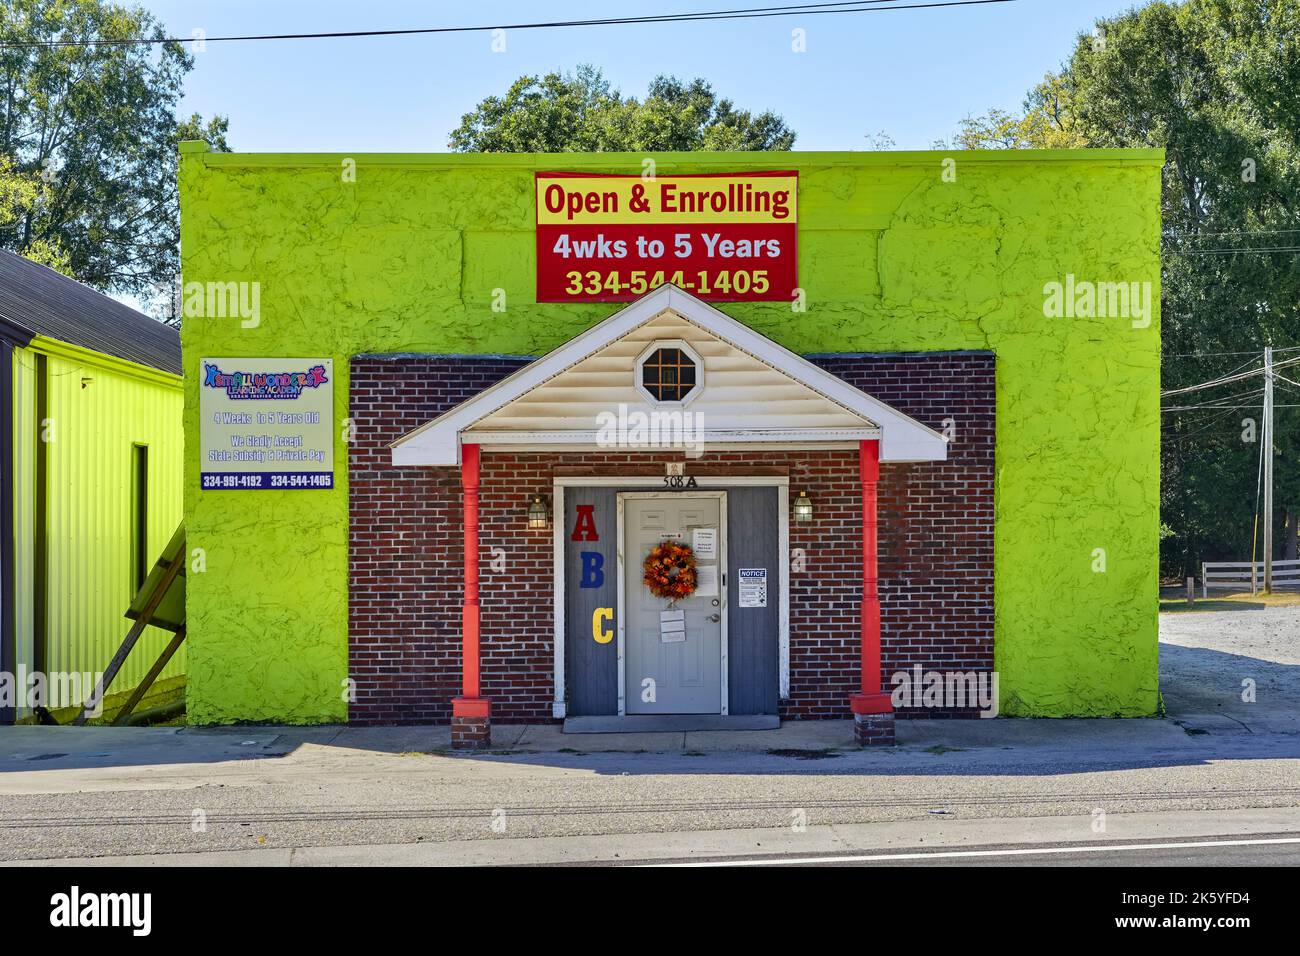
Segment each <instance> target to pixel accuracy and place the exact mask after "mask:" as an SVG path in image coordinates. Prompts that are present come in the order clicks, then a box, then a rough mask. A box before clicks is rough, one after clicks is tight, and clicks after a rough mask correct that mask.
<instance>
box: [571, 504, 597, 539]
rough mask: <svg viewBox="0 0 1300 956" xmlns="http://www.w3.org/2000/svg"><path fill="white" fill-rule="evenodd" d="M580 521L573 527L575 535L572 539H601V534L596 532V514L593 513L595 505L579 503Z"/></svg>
mask: <svg viewBox="0 0 1300 956" xmlns="http://www.w3.org/2000/svg"><path fill="white" fill-rule="evenodd" d="M577 508H578V522H577V524H575V525H574V527H573V537H572V538H570V539H569V540H570V541H599V540H600V535H598V534H596V516H595V515H594V514H593V513H592V512H594V511H595V510H596V506H595V505H578V506H577Z"/></svg>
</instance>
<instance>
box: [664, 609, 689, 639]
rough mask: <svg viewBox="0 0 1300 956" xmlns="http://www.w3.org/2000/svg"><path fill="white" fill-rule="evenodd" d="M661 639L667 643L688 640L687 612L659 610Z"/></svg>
mask: <svg viewBox="0 0 1300 956" xmlns="http://www.w3.org/2000/svg"><path fill="white" fill-rule="evenodd" d="M659 640H660V641H662V642H663V643H665V644H678V643H681V642H682V641H684V640H686V612H685V611H660V612H659Z"/></svg>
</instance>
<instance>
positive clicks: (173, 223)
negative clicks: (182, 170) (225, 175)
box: [0, 0, 226, 293]
mask: <svg viewBox="0 0 1300 956" xmlns="http://www.w3.org/2000/svg"><path fill="white" fill-rule="evenodd" d="M164 38H165V34H164V33H163V31H162V27H161V26H160V25H159V24H158V23H157V22H156V21H155V20H154V18H153V17H152V16H150V15H149V14H148V13H147V12H145V11H144V10H142V9H140V8H131V9H128V8H125V7H121V6H117V5H115V4H112V3H108V2H103V0H6V2H5V3H4V4H3V5H2V6H0V157H4V159H5V161H6V168H7V169H8V170H9V175H10V176H11V177H16V178H17V179H18V180H20V181H21V182H23V183H26V184H28V185H31V184H33V183H35V184H37V188H36V189H35V191H34V192H32V191H30V190H28V189H27V188H26V187H23V189H24V191H23V194H22V196H21V197H20V196H18V195H17V192H16V191H15V192H14V194H13V195H14V201H15V205H14V206H11V215H10V216H8V217H7V218H5V219H4V220H3V221H0V246H2V247H4V248H6V249H12V250H14V251H17V252H20V253H23V254H25V255H30V256H32V257H34V258H41V257H45V258H49V257H51V256H52V257H54V258H55V259H56V260H57V261H58V262H60V263H61V264H62V265H63V266H64V268H65V269H66V270H67V271H69V272H70V273H71V274H72V275H73V276H75V277H76V278H77V279H80V280H81V281H82V282H86V283H88V284H90V285H93V286H96V287H98V288H101V289H107V290H114V291H123V292H134V293H139V292H142V291H143V290H145V289H147V288H149V287H150V286H151V285H156V284H158V283H162V282H167V281H169V280H170V277H171V276H172V275H174V274H175V273H176V272H177V270H178V263H179V258H178V250H177V245H178V238H179V220H180V217H179V211H178V197H177V187H176V162H177V156H176V145H177V143H178V142H179V140H180V139H181V137H182V135H185V136H191V135H193V134H195V133H201V134H205V135H214V136H216V137H217V138H218V139H219V140H220V142H219V144H218V148H221V147H224V137H225V131H226V121H225V120H224V119H222V118H216V119H214V120H213V121H212V122H211V123H209V124H208V125H207V126H204V124H203V122H202V120H201V119H200V118H199V117H198V116H197V115H196V116H192V117H191V118H190V119H189V120H187V121H186V122H185V123H184V124H178V123H177V118H176V105H177V103H178V101H179V99H180V95H181V83H182V80H183V78H184V76H185V74H186V73H187V72H188V71H189V70H190V68H191V66H192V65H193V61H192V58H191V57H190V56H189V55H188V54H187V53H186V52H185V50H184V49H183V48H182V47H181V45H180V44H179V43H174V42H173V43H168V42H158V43H152V44H140V43H131V42H127V41H132V40H140V39H152V40H158V41H161V40H163V39H164ZM69 40H76V41H81V45H72V46H58V45H50V44H54V43H57V42H59V41H69ZM92 40H111V41H121V42H111V43H100V44H91V43H89V41H92Z"/></svg>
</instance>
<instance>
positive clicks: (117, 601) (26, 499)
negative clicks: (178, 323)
mask: <svg viewBox="0 0 1300 956" xmlns="http://www.w3.org/2000/svg"><path fill="white" fill-rule="evenodd" d="M0 349H2V351H0V395H3V396H4V399H5V405H6V407H5V408H4V412H3V415H2V416H0V427H2V428H3V431H4V434H3V436H2V448H3V456H2V458H0V485H2V488H0V494H2V496H3V500H2V505H3V536H2V539H0V540H2V542H3V552H4V553H3V579H2V581H0V584H2V586H3V587H2V591H0V615H2V616H0V620H2V621H3V641H0V651H2V652H3V659H4V660H3V666H2V667H0V671H3V672H4V673H5V674H8V675H12V676H11V678H10V679H11V680H15V681H16V685H17V686H18V688H19V690H20V691H21V690H22V689H23V687H25V686H26V678H28V677H30V675H32V674H33V673H36V672H39V673H43V674H46V675H95V674H98V673H99V672H101V671H103V670H104V668H105V665H107V663H108V661H109V659H110V658H111V657H112V655H113V653H114V651H116V649H117V647H118V645H119V644H120V643H121V641H122V637H123V635H124V634H125V632H126V629H127V626H128V624H127V622H126V620H125V618H124V617H123V612H124V611H125V609H126V607H127V605H128V604H129V602H130V600H131V598H132V597H133V596H134V594H135V591H136V589H137V587H138V585H139V583H140V581H141V580H142V579H143V575H144V574H145V573H147V571H148V569H149V567H150V565H151V564H152V562H153V560H154V558H156V557H157V555H158V553H159V552H160V551H161V550H162V548H163V546H164V545H166V543H167V540H168V538H169V537H170V536H171V534H172V532H173V531H174V530H175V529H176V526H177V524H178V523H179V521H180V518H181V477H182V472H181V455H182V447H183V436H182V432H181V409H182V391H181V379H180V369H181V361H180V341H179V335H178V333H177V331H176V330H175V329H173V328H170V327H168V326H165V325H163V324H162V323H160V322H156V321H154V320H153V319H150V318H148V317H147V316H144V315H141V314H140V313H138V312H136V311H135V310H133V309H131V308H129V307H127V306H125V305H123V304H121V303H119V302H117V301H115V300H113V299H110V298H108V297H107V296H104V295H101V294H100V293H98V292H96V291H94V290H93V289H90V288H88V287H86V286H83V285H81V284H80V283H77V282H75V281H73V280H71V279H69V278H67V277H65V276H62V275H59V274H58V273H56V272H53V271H52V270H50V269H47V268H45V267H44V266H40V265H37V264H35V263H32V262H29V261H27V260H25V259H22V258H21V257H19V256H15V255H12V254H11V253H7V252H0ZM168 638H169V635H168V634H167V633H166V632H164V631H161V630H159V629H157V628H152V627H151V628H149V629H148V630H147V631H146V632H145V635H144V637H142V638H141V641H140V644H139V645H138V646H137V649H136V651H135V652H133V653H132V655H131V657H130V658H128V660H127V663H126V666H125V667H124V668H123V670H122V672H121V673H120V674H119V676H118V678H117V680H116V681H115V682H114V684H113V686H112V688H111V689H110V690H111V692H114V693H116V692H120V691H124V690H128V689H130V688H131V687H133V686H134V685H135V684H137V683H139V681H140V679H141V678H142V677H143V675H144V672H145V671H146V670H147V669H148V667H149V665H150V664H151V663H152V662H153V660H155V659H156V658H157V656H158V653H159V651H160V650H161V649H162V647H163V646H164V645H165V644H166V642H167V640H168ZM184 673H185V660H184V651H183V650H182V651H181V653H179V654H177V655H176V657H174V658H173V659H172V661H171V662H170V663H169V664H168V666H167V668H166V669H165V670H164V671H163V673H162V674H161V675H160V678H159V680H160V681H161V682H164V683H165V682H167V681H168V679H169V678H179V677H181V676H182V675H183V674H184ZM19 678H21V679H19ZM47 680H48V681H49V686H50V688H51V692H52V698H51V699H50V701H49V706H50V708H51V709H56V708H60V707H66V706H70V705H75V704H76V703H78V701H72V700H63V699H59V696H58V695H57V694H55V693H53V692H54V690H55V688H56V687H57V686H58V685H57V683H56V681H54V680H51V679H50V678H49V677H48V676H47ZM65 680H66V679H65ZM64 686H71V685H68V684H66V683H65V684H64ZM4 703H6V704H10V703H13V701H4ZM19 703H20V704H23V705H22V706H17V707H12V706H6V707H5V708H4V709H3V710H0V719H2V720H4V721H5V722H10V721H13V720H21V719H24V718H26V717H29V716H31V714H32V709H31V708H30V707H29V706H26V705H25V703H24V702H21V701H20V702H19Z"/></svg>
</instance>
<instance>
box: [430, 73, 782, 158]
mask: <svg viewBox="0 0 1300 956" xmlns="http://www.w3.org/2000/svg"><path fill="white" fill-rule="evenodd" d="M794 139H795V134H794V133H793V132H792V131H791V130H790V129H789V127H787V126H786V125H785V121H784V120H783V119H781V117H779V116H777V115H776V114H774V113H771V112H763V113H759V114H758V115H754V114H752V113H749V112H747V111H745V110H738V109H736V107H735V105H734V104H733V103H732V102H731V100H727V99H719V98H718V96H717V94H715V93H714V92H713V88H712V87H711V86H710V85H709V84H708V83H706V82H704V80H700V79H697V80H693V81H692V82H690V83H683V82H682V81H680V80H677V79H675V78H673V77H667V76H660V77H657V78H656V79H655V80H654V81H653V82H652V83H651V84H650V89H649V91H648V93H647V94H646V97H645V99H642V100H638V99H635V98H633V97H625V96H623V95H622V94H621V93H619V92H618V91H617V90H613V89H611V88H610V85H609V81H607V80H606V79H605V78H604V76H603V75H602V74H601V72H600V71H599V70H597V69H595V68H594V67H591V66H580V67H579V68H578V70H577V72H576V73H571V74H564V75H561V74H559V73H548V74H546V75H545V76H543V77H536V76H521V77H520V78H519V79H517V80H516V81H515V82H514V83H512V84H511V86H510V89H509V91H508V92H507V93H506V94H505V96H502V97H498V96H489V97H488V98H487V99H485V100H483V101H482V102H480V103H479V104H478V105H477V106H476V107H475V108H474V111H473V112H471V113H466V114H465V115H464V116H463V117H462V118H461V122H460V126H458V127H457V128H456V129H455V130H454V131H453V132H452V134H451V140H450V142H449V144H448V145H449V146H450V147H451V148H452V149H454V150H456V151H457V152H462V153H480V152H481V153H576V152H591V153H607V152H624V151H626V152H659V151H670V150H677V151H691V150H708V151H715V150H731V151H738V150H746V151H748V150H787V149H790V148H791V147H792V146H793V145H794Z"/></svg>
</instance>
